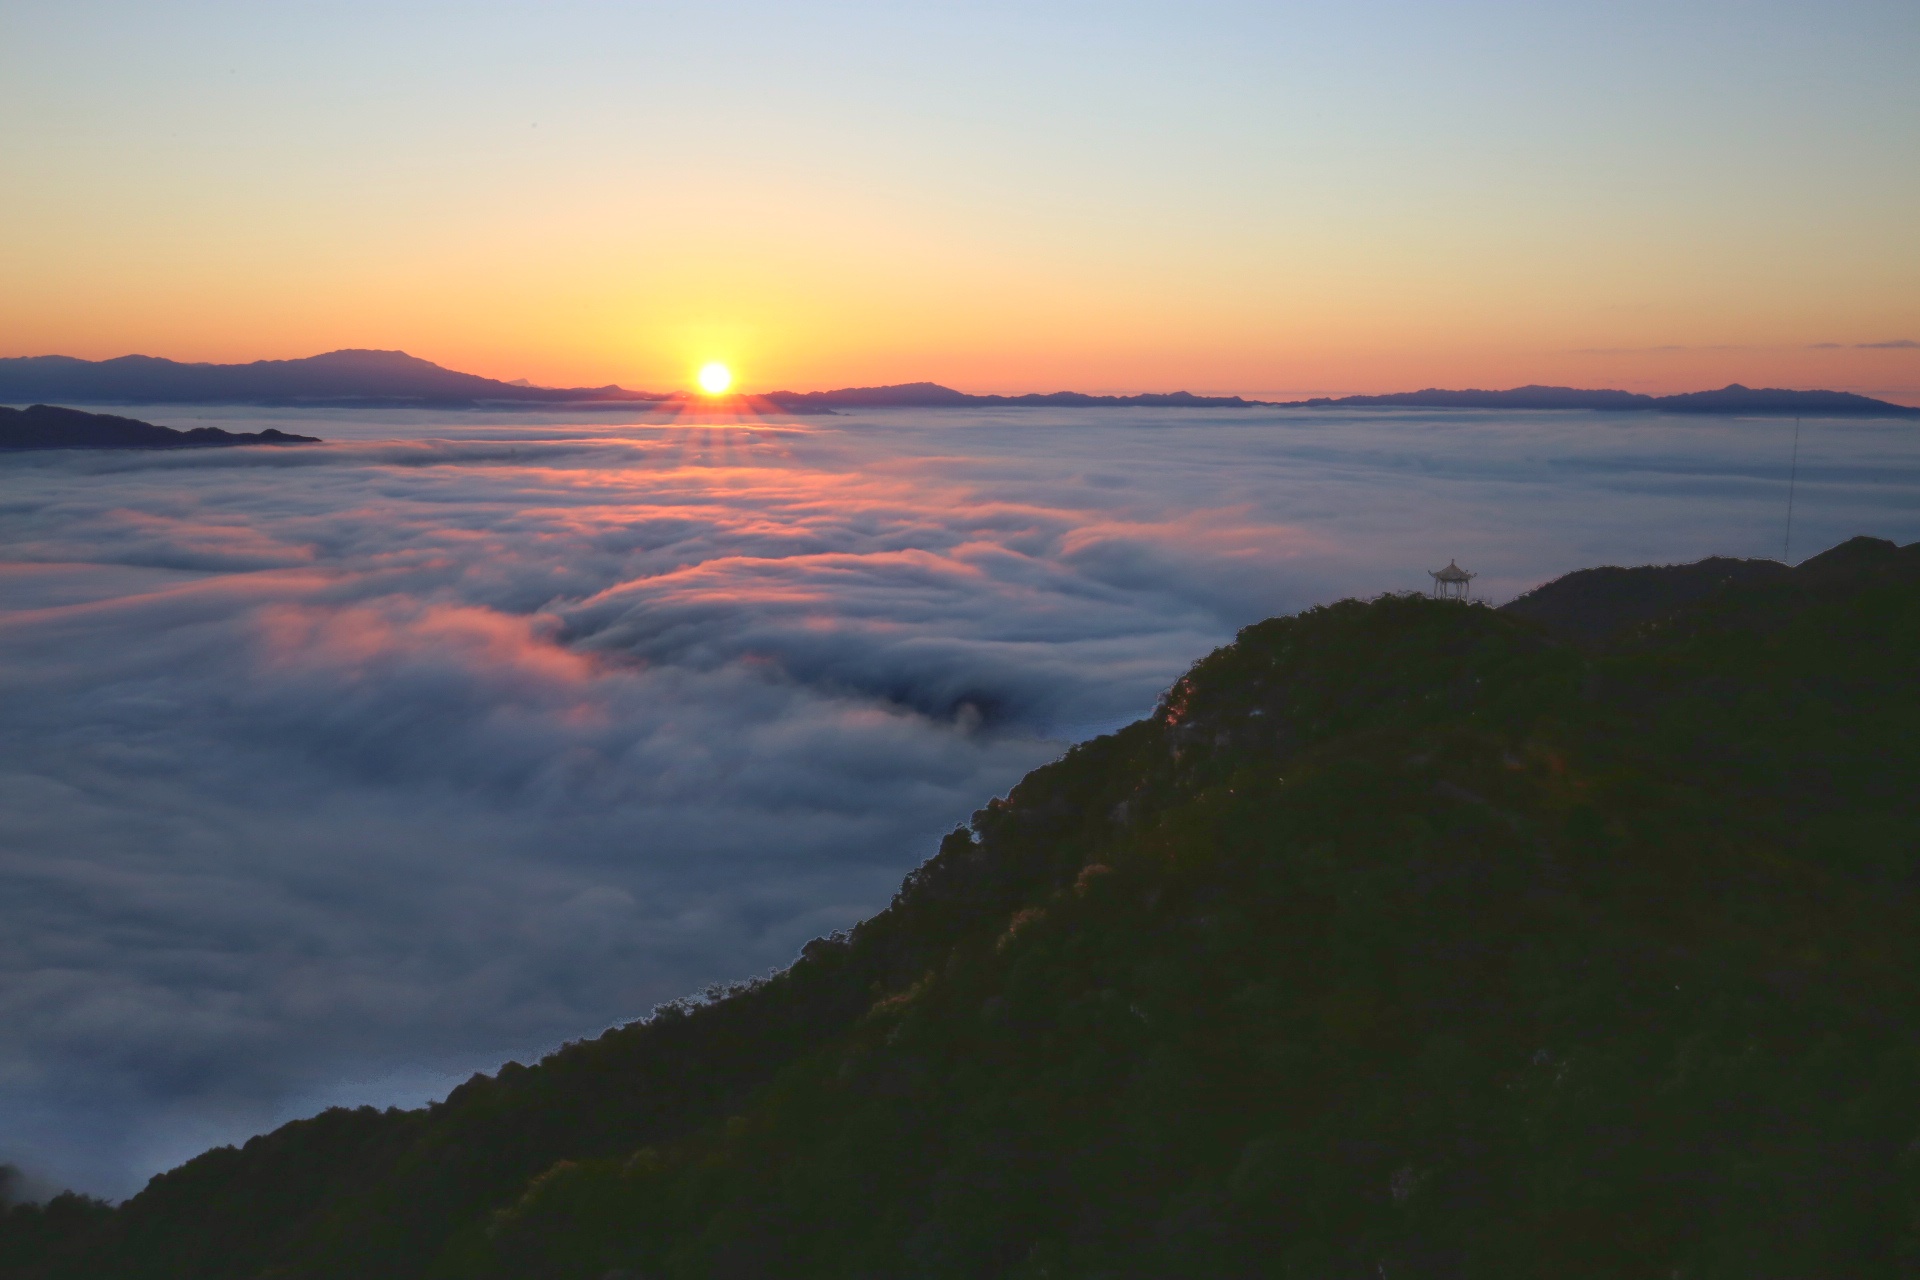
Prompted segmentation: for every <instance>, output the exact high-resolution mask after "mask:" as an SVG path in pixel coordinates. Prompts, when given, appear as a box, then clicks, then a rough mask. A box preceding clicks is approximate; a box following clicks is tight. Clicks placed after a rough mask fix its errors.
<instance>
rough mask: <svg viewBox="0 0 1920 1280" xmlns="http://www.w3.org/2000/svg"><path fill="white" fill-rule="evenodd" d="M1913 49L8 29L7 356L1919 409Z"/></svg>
mask: <svg viewBox="0 0 1920 1280" xmlns="http://www.w3.org/2000/svg"><path fill="white" fill-rule="evenodd" d="M1917 63H1920V5H1916V4H1914V3H1913V0H1824V2H1823V3H1819V4H1814V3H1788V2H1784V0H1753V2H1749V3H1726V2H1715V3H1690V4H1682V5H1675V4H1672V3H1660V4H1653V3H1611V4H1598V3H1595V4H1570V3H1538V2H1535V3H1506V4H1499V3H1454V4H1434V3H1412V2H1410V0H1396V2H1390V3H1351V4H1338V5H1336V4H1329V3H1321V4H1311V5H1307V4H1289V3H1263V4H1237V3H1192V2H1186V3H1180V4H1165V5H1143V4H1126V3H1114V2H1113V0H1106V2H1104V3H1100V4H1093V3H1084V4H1081V3H1049V4H1035V3H1031V2H1030V0H1029V2H1026V3H1019V4H1012V3H1007V4H965V3H946V4H940V5H930V4H914V3H898V2H893V3H886V4H880V3H873V4H861V3H817V4H804V5H803V4H771V3H712V2H703V3H699V4H691V3H656V4H643V3H618V4H616V3H577V2H575V3H555V2H552V0H548V2H546V3H541V4H537V5H536V4H477V3H462V4H457V5H456V4H430V3H403V4H393V3H383V4H377V5H376V4H357V3H341V2H338V0H330V2H328V3H324V4H320V3H274V4H259V3H250V4H218V3H199V4H193V3H182V4H166V5H161V4H154V3H144V4H127V3H86V2H69V3H62V4H58V5H55V4H46V3H37V2H23V0H0V186H3V187H4V189H5V190H6V192H7V200H6V205H5V212H4V213H0V354H5V355H30V354H44V353H53V352H58V353H65V354H72V355H80V356H88V357H105V356H113V355H120V354H124V353H127V352H130V351H139V352H145V353H149V354H155V355H166V356H172V357H175V358H180V359H200V360H222V361H227V360H248V359H256V358H263V357H289V356H300V355H308V354H312V353H315V352H318V351H323V350H328V349H331V348H337V347H343V346H363V347H386V348H401V349H404V350H407V351H410V352H412V353H414V354H416V355H421V356H425V357H427V358H429V359H433V360H437V361H440V362H441V363H444V364H448V365H451V366H454V367H458V368H462V369H467V370H471V371H474V372H479V373H486V374H491V375H495V376H500V377H508V378H511V377H516V376H527V377H531V378H533V379H535V380H536V381H541V382H552V383H566V384H578V383H590V384H598V383H603V382H607V381H618V382H621V383H623V384H625V385H629V386H638V387H647V388H660V389H665V388H669V387H674V386H684V385H687V384H688V382H689V381H690V378H691V375H692V372H693V370H694V368H695V367H696V366H697V365H698V364H699V363H700V362H701V361H703V360H707V359H722V360H727V361H730V362H732V363H734V364H735V365H736V366H737V368H738V370H739V373H740V375H741V378H742V381H743V383H744V385H745V386H746V387H747V388H749V389H762V390H764V389H769V388H772V387H776V386H787V387H794V388H811V387H821V386H837V385H846V384H858V383H875V382H886V381H901V380H909V379H919V378H932V379H936V380H939V381H943V382H947V383H949V384H952V385H957V386H961V387H964V388H967V389H970V390H979V391H994V390H1002V391H1020V390H1034V389H1039V390H1048V389H1054V388H1057V387H1063V386H1072V387H1076V388H1080V389H1086V390H1142V389H1159V390H1165V389H1171V388H1174V387H1186V388H1189V389H1192V390H1196V391H1240V392H1247V393H1254V394H1258V393H1281V392H1285V393H1295V392H1326V391H1333V392H1341V391H1375V390H1396V389H1406V388H1410V387H1418V386H1424V385H1429V384H1441V385H1511V384H1515V383H1519V382H1526V381H1549V382H1565V383H1573V384H1578V385H1613V386H1625V387H1632V388H1635V389H1641V390H1653V391H1662V390H1682V389H1691V388H1696V387H1700V386H1705V385H1719V384H1721V383H1724V382H1727V381H1730V380H1736V379H1737V380H1739V381H1743V382H1747V383H1750V384H1764V385H1789V386H1811V385H1824V386H1833V387H1845V388H1850V389H1854V390H1860V391H1864V392H1867V393H1870V394H1878V395H1883V396H1887V397H1889V398H1893V399H1898V400H1904V401H1908V402H1920V345H1915V344H1917V343H1920V234H1916V232H1915V228H1916V226H1920V75H1916V74H1915V71H1914V68H1915V66H1916V64H1917ZM1901 342H1906V343H1907V344H1908V345H1906V346H1900V345H1888V344H1899V343H1901ZM1869 344H1872V345H1869Z"/></svg>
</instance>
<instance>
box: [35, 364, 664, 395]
mask: <svg viewBox="0 0 1920 1280" xmlns="http://www.w3.org/2000/svg"><path fill="white" fill-rule="evenodd" d="M664 398H665V397H662V396H656V395H648V394H647V393H645V392H640V391H627V390H624V389H622V388H620V387H615V386H605V387H566V388H561V387H532V386H523V385H518V384H515V383H511V382H501V381H498V380H497V379H494V378H482V377H480V376H478V375H476V374H471V373H456V372H454V371H453V370H452V369H443V368H441V367H440V366H439V365H437V364H434V363H433V362H432V361H429V360H421V359H418V358H416V357H414V356H410V355H408V354H407V353H406V352H404V351H329V352H327V353H326V354H325V355H318V356H308V357H306V358H305V359H301V360H255V361H254V362H253V363H251V364H182V363H180V362H178V361H174V360H162V359H159V358H158V357H155V356H120V357H118V358H116V359H113V360H78V359H75V358H74V357H72V356H19V357H14V358H11V359H0V401H6V400H13V401H23V400H76V401H80V402H82V403H89V404H328V405H346V406H353V405H362V406H401V407H407V406H437V407H458V406H464V405H475V404H521V405H540V404H574V403H579V402H583V401H584V402H594V401H611V402H615V403H634V402H639V403H643V404H644V403H650V402H654V401H658V400H661V399H664Z"/></svg>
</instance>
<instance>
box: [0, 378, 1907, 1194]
mask: <svg viewBox="0 0 1920 1280" xmlns="http://www.w3.org/2000/svg"><path fill="white" fill-rule="evenodd" d="M153 416H155V417H156V418H157V419H158V420H160V421H162V422H166V423H168V425H175V426H192V425H200V422H199V421H198V420H195V421H187V420H184V419H183V417H182V415H180V414H179V413H173V414H169V413H167V412H165V411H154V414H153ZM242 419H244V421H245V423H246V424H247V428H248V429H257V428H258V427H261V426H279V427H281V428H282V429H286V430H298V431H303V432H305V433H306V434H314V435H320V436H324V437H327V438H328V439H329V440H331V441H333V442H334V443H330V444H328V445H326V446H324V447H320V448H315V449H308V450H299V451H286V452H267V451H241V450H234V451H221V452H220V453H218V454H214V453H205V454H192V455H184V456H146V455H136V454H91V455H90V454H38V455H25V456H18V457H10V458H4V459H0V547H4V549H5V550H4V557H5V559H4V561H0V705H4V706H5V707H6V708H7V714H6V716H5V717H4V718H0V886H3V887H4V892H0V1028H4V1031H0V1099H4V1105H0V1160H12V1161H14V1162H16V1163H20V1164H22V1165H24V1166H25V1167H27V1168H28V1169H29V1170H31V1171H33V1172H35V1173H36V1174H38V1175H40V1176H42V1177H44V1178H48V1179H52V1180H55V1181H59V1182H64V1183H68V1184H76V1185H80V1186H83V1187H86V1188H89V1189H92V1190H96V1191H102V1192H107V1193H112V1194H125V1193H127V1192H129V1191H131V1190H134V1189H136V1188H137V1186H138V1185H139V1183H140V1181H141V1180H142V1179H143V1178H144V1177H145V1176H147V1175H148V1174H150V1173H152V1172H154V1171H155V1170H157V1169H159V1168H161V1167H164V1166H166V1165H168V1164H171V1163H173V1162H176V1161H178V1160H180V1159H182V1158H185V1157H186V1156H188V1155H190V1154H192V1153H193V1152H194V1151H196V1150H198V1149H200V1148H201V1147H203V1146H205V1145H207V1144H209V1143H213V1142H221V1141H231V1140H234V1139H237V1138H240V1137H244V1136H245V1135H247V1134H249V1133H251V1132H255V1131H257V1130H258V1129H260V1128H262V1127H265V1126H267V1125H269V1124H272V1123H274V1122H277V1121H278V1120H281V1119H285V1118H288V1117H290V1116H293V1115H297V1114H303V1113H305V1112H308V1111H310V1110H312V1109H315V1108H317V1107H318V1106H321V1105H325V1104H327V1103H330V1102H336V1101H351V1102H358V1101H375V1102H387V1101H398V1102H412V1101H418V1100H421V1099H423V1098H425V1097H428V1096H432V1095H434V1094H436V1093H437V1092H439V1091H441V1090H443V1089H444V1088H445V1087H446V1086H447V1085H448V1084H449V1083H451V1082H452V1081H454V1080H456V1079H458V1078H461V1077H464V1075H466V1074H467V1073H468V1072H470V1071H472V1070H474V1069H476V1068H491V1067H492V1066H494V1065H497V1064H498V1063H499V1062H500V1061H502V1060H504V1059H506V1058H508V1057H520V1058H522V1059H524V1058H526V1057H529V1056H531V1055H533V1054H536V1053H538V1052H539V1051H541V1050H542V1049H544V1048H547V1047H551V1046H552V1045H553V1044H555V1043H557V1042H558V1041H560V1040H562V1039H564V1038H568V1037H571V1036H576V1035H580V1034H586V1033H591V1032H593V1031H595V1030H597V1029H599V1028H600V1027H603V1026H605V1025H608V1024H610V1023H613V1022H616V1021H621V1020H625V1019H628V1018H632V1017H635V1016H639V1015H641V1014H644V1013H645V1012H646V1011H647V1010H648V1009H649V1008H650V1007H651V1006H652V1005H653V1004H654V1003H656V1002H657V1001H660V1000H663V999H667V998H670V997H673V996H676V995H679V994H682V993H685V992H687V991H690V990H694V989H697V988H699V987H701V986H703V985H705V984H706V983H708V982H711V981H714V980H717V979H725V978H732V977H738V976H742V975H746V974H750V973H754V972H759V971H763V970H765V969H767V968H769V967H771V966H775V965H778V964H781V963H784V962H785V961H786V960H787V959H788V958H790V957H791V956H792V955H793V953H794V952H795V951H796V950H797V948H798V947H799V945H800V944H801V943H802V942H804V941H805V940H806V939H807V938H809V937H811V936H814V935H816V934H819V933H822V932H826V931H829V930H831V929H834V928H836V927H840V926H843V925H845V924H848V923H851V922H852V921H853V920H855V919H857V918H859V917H860V916H862V915H864V914H866V913H868V912H870V911H872V910H874V909H875V908H876V907H878V906H879V905H881V904H882V903H884V902H885V900H886V898H887V897H888V895H889V894H890V893H891V891H892V889H893V887H894V886H895V884H896V883H897V881H898V879H899V877H900V876H901V875H902V874H903V873H904V872H905V871H906V870H907V869H909V868H910V867H911V866H912V865H913V864H914V863H915V862H917V861H918V860H919V859H921V858H923V857H924V856H926V855H927V854H928V853H930V852H931V851H932V848H933V845H934V843H935V842H936V840H937V838H938V835H939V833H940V832H942V831H943V830H945V829H947V828H949V827H950V826H951V825H952V824H953V823H955V822H956V821H959V820H961V819H963V818H964V817H965V815H966V814H967V813H969V812H970V811H971V810H973V809H974V808H976V807H978V806H979V805H980V804H982V803H983V802H984V801H985V800H986V799H987V798H988V797H990V796H992V795H994V794H996V793H998V792H1000V791H1003V790H1004V789H1005V788H1006V787H1007V786H1008V785H1009V784H1010V783H1012V782H1013V781H1014V780H1015V779H1017V778H1018V777H1019V776H1020V774H1022V773H1023V772H1025V771H1026V770H1027V769H1029V768H1031V767H1032V766H1034V765H1035V764H1037V763H1039V762H1041V761H1043V760H1045V759H1047V758H1049V757H1051V756H1052V755H1053V754H1055V753H1056V752H1057V751H1058V750H1059V749H1060V747H1061V745H1062V743H1063V742H1065V741H1068V740H1071V739H1073V738H1076V737H1080V736H1085V735H1087V734H1090V733H1093V732H1098V731H1100V730H1102V729H1104V728H1106V727H1109V726H1111V725H1114V724H1116V723H1119V722H1123V721H1124V720H1126V719H1128V718H1131V717H1132V716H1133V715H1137V714H1139V713H1141V712H1143V711H1144V710H1145V709H1146V708H1147V707H1148V706H1149V705H1150V704H1151V702H1152V699H1153V697H1154V696H1155V694H1156V693H1157V692H1158V691H1159V690H1160V689H1161V688H1162V687H1164V686H1165V685H1166V684H1167V683H1168V682H1169V681H1170V680H1171V679H1172V678H1173V677H1174V676H1175V675H1176V674H1178V672H1179V671H1180V670H1181V669H1182V668H1183V667H1184V666H1185V665H1186V664H1187V663H1189V662H1191V661H1192V660H1193V659H1194V658H1196V657H1198V656H1200V655H1201V654H1202V653H1204V652H1205V651H1206V650H1207V649H1208V648H1210V647H1211V646H1213V645H1215V644H1218V643H1220V642H1222V641H1224V640H1225V639H1227V638H1229V637H1230V636H1231V634H1232V632H1233V631H1234V629H1235V628H1237V627H1238V626H1241V625H1244V624H1245V623H1247V622H1250V621H1253V620H1255V619H1257V618H1260V617H1263V616H1266V615H1268V614H1271V613H1274V612H1279V611H1284V610H1289V609H1294V608H1298V607H1301V606H1304V605H1307V604H1311V603H1314V602H1316V601H1320V600H1325V599H1330V598H1333V597H1336V596H1338V595H1343V594H1350V593H1363V594H1365V593H1373V592H1378V591H1383V590H1397V589H1409V588H1419V587H1422V586H1424V585H1425V584H1426V577H1425V573H1424V570H1425V569H1427V568H1431V567H1433V566H1435V565H1439V564H1444V563H1445V562H1446V560H1447V559H1448V558H1450V557H1457V558H1459V559H1460V561H1461V562H1462V563H1463V564H1467V565H1469V566H1470V567H1473V568H1475V569H1478V570H1480V571H1481V572H1482V574H1483V576H1482V578H1481V579H1480V583H1481V585H1483V586H1485V587H1486V588H1487V589H1488V590H1489V591H1490V592H1491V593H1492V594H1494V595H1496V596H1506V595H1510V594H1512V593H1514V592H1515V591H1518V590H1520V589H1524V588H1525V587H1527V586H1530V585H1533V584H1534V583H1536V582H1539V581H1541V580H1544V579H1546V578H1548V577H1551V576H1553V575H1555V574H1557V573H1560V572H1563V571H1566V570H1568V569H1572V568H1576V567H1579V566H1582V565H1586V564H1592V563H1599V562H1605V561H1616V562H1629V563H1639V562H1646V561H1649V560H1661V561H1665V560H1681V559H1691V558H1694V557H1696V556H1700V555H1706V554H1714V553H1719V554H1736V555H1765V554H1773V555H1777V554H1779V551H1780V541H1781V536H1782V533H1783V529H1782V527H1781V519H1782V516H1783V514H1784V481H1785V478H1786V466H1787V462H1788V448H1787V444H1788V442H1787V438H1786V436H1785V435H1784V434H1783V430H1784V429H1783V428H1781V427H1780V426H1779V425H1778V424H1770V423H1739V422H1736V423H1683V424H1678V425H1675V424H1670V423H1664V422H1662V423H1623V422H1619V421H1617V420H1609V419H1606V418H1604V417H1589V416H1584V415H1541V416H1538V417H1535V416H1528V415H1506V416H1501V417H1497V418H1496V417H1486V416H1481V415H1474V414H1461V413H1429V414H1419V413H1411V414H1410V413H1398V414H1365V413H1329V414H1317V415H1316V414H1306V415H1292V416H1277V415H1270V414H1269V415H1264V416H1263V415H1258V414H1233V415H1208V414H1191V413H1189V414H1180V413H1156V412H1151V411H1138V410H1133V411H1123V412H1109V413H1105V414H1102V413H1074V412H1061V413H1039V412H1031V411H1029V412H1009V413H1002V414H957V413H933V414H918V415H916V414H890V415H870V416H856V417H850V418H838V419H828V420H821V421H814V422H809V423H807V424H805V425H793V424H785V423H761V424H717V423H699V422H681V423H659V422H651V423H649V422H644V421H637V422H633V421H630V422H620V423H607V422H604V421H602V422H596V423H587V424H581V423H578V422H565V421H560V420H556V419H552V418H542V417H538V416H520V417H515V418H502V417H497V416H495V417H482V416H472V417H466V418H462V417H457V416H454V417H440V418H431V417H424V416H412V415H406V414H389V415H366V416H362V417H358V418H351V419H348V418H338V419H328V418H325V417H322V416H317V415H303V414H293V413H287V414H281V415H272V414H242V413H240V412H239V411H232V412H223V413H216V414H214V415H213V416H212V417H211V418H209V419H207V420H208V421H214V422H216V423H217V424H218V425H228V426H232V425H234V423H235V422H238V421H241V420H242ZM1916 441H1920V435H1917V434H1916V433H1914V432H1913V430H1912V428H1909V427H1900V426H1893V425H1888V424H1840V423H1833V424H1809V427H1808V430H1807V432H1806V435H1805V438H1803V441H1802V445H1801V455H1800V478H1799V486H1800V487H1799V495H1798V499H1797V504H1796V524H1797V528H1796V533H1795V538H1794V541H1795V546H1796V556H1798V555H1800V554H1805V553H1806V552H1810V551H1812V550H1814V549H1816V548H1818V547H1820V546H1824V545H1827V544H1829V543H1831V542H1833V541H1837V540H1838V539H1839V538H1841V537H1844V536H1847V535H1850V534H1854V533H1874V534H1879V535H1881V536H1888V537H1895V538H1898V539H1900V540H1902V541H1911V540H1913V539H1915V538H1917V537H1920V514H1916V513H1920V501H1916V498H1917V497H1920V447H1917V446H1916Z"/></svg>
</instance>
